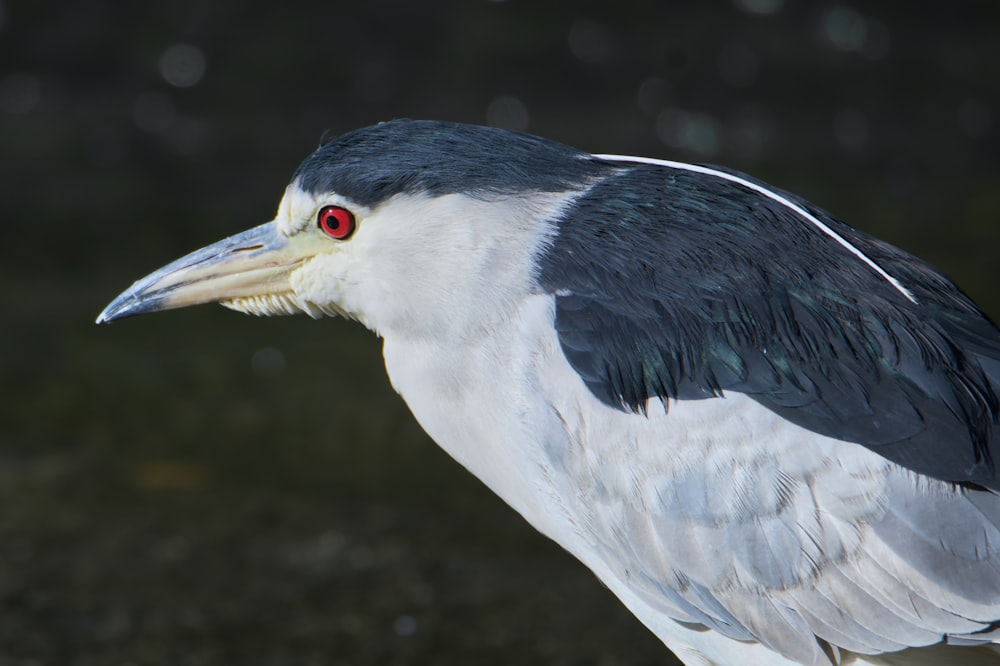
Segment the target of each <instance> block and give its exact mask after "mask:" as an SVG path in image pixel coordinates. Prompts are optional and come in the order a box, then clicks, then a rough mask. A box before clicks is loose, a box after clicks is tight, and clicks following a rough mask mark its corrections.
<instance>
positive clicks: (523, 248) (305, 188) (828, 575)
mask: <svg viewBox="0 0 1000 666" xmlns="http://www.w3.org/2000/svg"><path fill="white" fill-rule="evenodd" d="M208 302H217V303H221V304H222V305H223V306H225V307H228V308H231V309H233V310H237V311H240V312H244V313H248V314H254V315H286V314H295V313H304V314H307V315H310V316H311V317H313V318H320V317H323V316H341V317H346V318H349V319H353V320H356V321H357V322H360V323H361V324H362V325H364V326H365V327H367V328H368V329H370V330H371V331H373V332H374V333H375V334H376V335H378V336H379V337H380V338H381V339H382V345H383V357H384V361H385V368H386V371H387V373H388V376H389V378H390V381H391V383H392V386H393V388H394V389H395V390H396V391H397V392H398V393H399V394H400V395H401V396H402V398H403V399H404V401H405V402H406V404H407V406H408V407H409V409H410V411H411V412H412V414H413V416H414V417H415V418H416V420H417V421H418V422H419V424H420V426H421V427H422V428H423V429H424V430H425V431H426V433H427V434H428V435H429V436H430V437H431V438H432V439H433V440H434V441H435V442H436V443H437V444H438V445H439V446H440V447H441V448H443V449H444V450H445V451H446V452H447V453H448V454H450V455H451V456H452V457H453V458H455V459H456V460H457V461H458V462H459V463H461V464H462V465H463V466H464V467H466V468H467V469H468V470H469V471H470V472H471V473H472V474H474V475H475V476H477V477H478V478H479V479H480V480H481V481H482V482H484V483H485V484H486V486H488V487H489V488H490V489H491V490H492V491H493V492H495V493H496V494H497V495H499V496H500V497H501V498H502V499H503V500H504V501H505V502H506V503H507V504H509V505H510V506H511V507H512V508H513V509H514V510H516V511H517V512H519V513H520V514H521V515H522V516H523V517H524V518H525V519H526V520H527V522H528V523H530V524H531V525H532V526H534V527H535V528H536V529H537V530H539V531H540V532H541V533H543V534H544V535H546V536H547V537H549V538H550V539H552V540H554V541H555V542H556V543H558V544H560V545H561V546H562V547H563V548H564V549H566V550H567V551H569V553H571V554H572V555H573V556H575V557H576V558H577V559H578V560H580V561H581V562H582V563H583V564H584V565H585V566H586V567H588V568H589V569H590V570H591V571H592V572H593V573H594V574H595V575H596V576H597V578H598V579H600V581H601V582H602V583H603V584H604V585H605V586H607V587H608V588H609V589H610V590H611V591H612V592H613V593H614V594H615V595H616V596H617V597H618V598H619V600H620V601H621V602H622V603H623V604H624V605H625V606H626V607H627V608H628V609H629V610H630V611H631V612H632V614H634V615H635V616H636V617H637V618H638V620H639V621H641V622H642V623H643V624H644V625H645V626H646V627H648V628H649V629H650V630H651V631H652V632H653V633H654V634H655V635H656V636H657V637H658V638H659V639H660V640H661V641H662V642H663V643H664V644H665V646H666V647H667V648H669V649H670V650H671V651H673V652H674V654H675V655H676V656H677V657H678V658H679V659H680V660H681V661H682V662H684V663H685V664H687V665H689V666H696V665H697V666H707V665H719V666H722V665H731V664H739V665H763V664H767V665H768V666H774V665H777V666H785V665H791V664H799V665H801V664H805V665H809V666H831V665H833V664H918V663H926V664H932V663H933V664H942V663H959V664H975V663H997V660H998V659H1000V657H998V652H997V650H998V645H997V642H998V640H1000V478H998V476H997V461H996V458H997V455H998V452H1000V429H998V419H1000V398H998V395H1000V331H998V329H997V327H996V326H995V325H994V323H993V322H992V321H991V320H990V319H989V317H988V316H987V315H986V314H984V312H983V311H982V310H981V309H980V308H979V307H978V306H977V305H976V304H975V303H974V302H973V301H972V300H971V299H970V298H969V297H968V296H967V295H966V294H965V293H964V292H963V291H961V289H959V287H957V286H956V285H955V284H954V283H953V282H952V281H950V280H949V279H948V278H947V277H945V276H944V275H943V274H942V273H941V272H940V271H938V270H937V269H935V268H934V267H933V266H931V265H930V264H928V263H926V262H924V261H922V260H921V259H918V258H917V257H915V256H913V255H911V254H909V253H907V252H905V251H903V250H901V249H899V248H897V247H895V246H893V245H891V244H889V243H887V242H884V241H882V240H879V239H878V238H875V237H873V236H871V235H869V234H867V233H865V232H863V231H860V230H858V229H855V228H854V227H851V226H849V225H848V224H846V223H844V222H842V221H841V220H839V219H838V218H836V217H835V216H834V215H832V214H830V213H828V212H826V211H825V210H823V209H822V208H820V207H818V206H815V205H813V204H811V203H809V202H808V201H806V200H805V199H803V198H801V197H799V196H796V195H795V194H792V193H790V192H787V191H783V190H781V189H778V188H775V187H773V186H771V185H769V184H767V183H765V182H763V181H761V180H758V179H755V178H753V177H751V176H749V175H747V174H744V173H741V172H738V171H735V170H731V169H728V168H724V167H717V166H709V165H700V164H688V163H684V162H675V161H670V160H663V159H653V158H643V157H631V156H621V155H610V154H595V153H590V152H587V151H584V150H580V149H577V148H573V147H571V146H568V145H566V144H563V143H559V142H556V141H552V140H549V139H545V138H541V137H537V136H533V135H530V134H525V133H519V132H514V131H509V130H504V129H499V128H493V127H483V126H477V125H471V124H461V123H451V122H444V121H436V120H411V119H395V120H390V121H385V122H381V123H378V124H375V125H372V126H370V127H366V128H362V129H356V130H352V131H349V132H347V133H345V134H343V135H341V136H339V137H336V138H333V139H330V140H326V141H325V142H323V143H321V145H320V146H319V147H318V148H317V149H316V150H315V151H314V152H313V153H312V154H311V155H309V156H308V157H307V158H306V159H305V160H304V161H303V162H302V163H301V165H300V166H299V167H298V169H297V170H296V171H295V172H294V174H293V176H292V178H291V180H290V183H289V184H288V186H287V188H286V189H285V191H284V194H283V196H282V197H281V200H280V204H279V206H278V209H277V213H276V215H275V217H274V219H273V220H272V221H270V222H267V223H265V224H262V225H260V226H256V227H253V228H251V229H249V230H248V231H244V232H242V233H237V234H236V235H233V236H231V237H229V238H227V239H225V240H222V241H220V242H217V243H215V244H212V245H208V246H207V247H204V248H203V249H200V250H197V251H195V252H192V253H191V254H189V255H187V256H185V257H183V258H181V259H178V260H177V261H174V262H173V263H170V264H168V265H166V266H164V267H163V268H161V269H159V270H157V271H155V272H153V273H151V274H150V275H148V276H146V277H145V278H142V279H140V280H138V281H137V282H135V283H134V284H133V285H132V286H131V287H130V288H129V289H127V290H126V291H125V292H124V293H122V294H121V295H120V296H119V297H118V298H116V299H115V300H114V301H113V302H112V303H111V304H110V305H108V307H107V308H106V309H105V310H104V311H103V312H102V313H101V314H100V316H99V317H98V320H97V321H98V323H103V322H110V321H113V320H116V319H120V318H123V317H127V316H131V315H137V314H142V313H149V312H155V311H161V310H168V309H171V308H180V307H185V306H191V305H196V304H201V303H208ZM977 660H978V661H977Z"/></svg>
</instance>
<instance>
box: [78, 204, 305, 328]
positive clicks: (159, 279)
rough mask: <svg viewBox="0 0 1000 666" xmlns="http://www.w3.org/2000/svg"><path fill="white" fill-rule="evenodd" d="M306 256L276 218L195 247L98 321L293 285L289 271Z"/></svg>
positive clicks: (145, 280) (139, 284)
mask: <svg viewBox="0 0 1000 666" xmlns="http://www.w3.org/2000/svg"><path fill="white" fill-rule="evenodd" d="M305 258H306V256H304V253H303V252H301V251H300V249H299V250H297V249H295V248H293V247H290V244H289V241H288V239H287V238H286V237H284V236H283V235H282V234H280V233H279V232H278V229H277V225H276V224H275V223H274V222H268V223H267V224H262V225H260V226H259V227H254V228H253V229H250V230H248V231H244V232H243V233H241V234H237V235H235V236H230V237H229V238H226V239H225V240H221V241H219V242H218V243H215V244H213V245H209V246H208V247H204V248H202V249H200V250H196V251H195V252H192V253H191V254H189V255H187V256H186V257H182V258H180V259H178V260H177V261H175V262H173V263H171V264H168V265H166V266H164V267H163V268H161V269H160V270H158V271H156V272H155V273H151V274H149V275H147V276H146V277H144V278H142V279H141V280H139V281H137V282H136V283H135V284H133V285H132V286H131V287H129V288H128V289H127V290H126V291H125V292H124V293H123V294H121V295H120V296H119V297H118V298H116V299H115V300H114V301H112V302H111V304H110V305H108V307H106V308H105V309H104V312H102V313H101V314H100V315H98V317H97V323H98V324H101V323H104V322H110V321H114V320H115V319H121V318H123V317H131V316H132V315H137V314H144V313H146V312H156V311H159V310H170V309H173V308H182V307H185V306H188V305H198V304H200V303H211V302H216V301H223V302H225V301H231V300H234V299H239V298H246V297H252V296H263V295H267V294H282V293H286V292H289V291H291V287H290V285H289V275H290V274H291V273H292V271H293V270H295V269H296V268H297V267H298V266H299V265H301V263H302V261H303V260H304V259H305Z"/></svg>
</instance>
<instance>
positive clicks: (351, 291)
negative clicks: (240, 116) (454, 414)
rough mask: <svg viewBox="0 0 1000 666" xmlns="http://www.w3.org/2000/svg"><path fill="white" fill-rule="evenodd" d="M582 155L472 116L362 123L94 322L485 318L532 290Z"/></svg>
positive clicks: (398, 323) (379, 327)
mask: <svg viewBox="0 0 1000 666" xmlns="http://www.w3.org/2000/svg"><path fill="white" fill-rule="evenodd" d="M589 157H590V156H589V155H587V154H586V153H582V152H579V151H576V150H575V149H572V148H569V147H567V146H563V145H560V144H555V143H552V142H549V141H545V140H543V139H538V138H535V137H531V136H527V135H523V134H517V133H513V132H507V131H503V130H497V129H490V128H485V127H477V126H471V125H458V124H452V123H443V122H433V121H411V120H397V121H392V122H387V123H382V124H379V125H375V126H372V127H368V128H365V129H361V130H356V131H354V132H351V133H349V134H346V135H344V136H341V137H339V138H338V139H335V140H333V141H331V142H329V143H327V144H325V145H323V146H322V147H320V148H319V149H318V150H317V151H316V152H315V153H313V154H312V155H310V156H309V157H308V158H307V159H306V160H305V161H304V162H303V163H302V165H301V166H300V167H299V168H298V170H297V171H296V172H295V174H294V176H293V177H292V181H291V183H290V184H289V185H288V187H287V189H286V190H285V194H284V197H283V198H282V200H281V203H280V205H279V207H278V212H277V215H276V217H275V219H274V220H272V221H271V222H268V223H266V224H262V225H260V226H257V227H254V228H252V229H250V230H248V231H245V232H243V233H240V234H237V235H235V236H232V237H230V238H227V239H225V240H222V241H220V242H218V243H215V244H213V245H210V246H208V247H205V248H202V249H200V250H197V251H195V252H192V253H191V254H189V255H187V256H185V257H183V258H181V259H178V260H177V261H175V262H173V263H171V264H169V265H167V266H164V267H163V268H161V269H160V270H158V271H156V272H154V273H152V274H150V275H148V276H146V277H145V278H143V279H141V280H139V281H137V282H136V283H135V284H133V285H132V287H130V288H129V289H128V290H127V291H125V292H124V293H123V294H122V295H121V296H119V297H118V298H117V299H115V301H114V302H112V303H111V304H110V305H109V306H108V307H107V308H106V309H105V310H104V312H102V313H101V315H100V316H99V317H98V322H107V321H112V320H114V319H119V318H122V317H127V316H131V315H136V314H142V313H146V312H154V311H158V310H166V309H171V308H180V307H185V306H188V305H196V304H199V303H208V302H219V303H221V304H223V305H225V306H226V307H229V308H232V309H235V310H240V311H243V312H247V313H252V314H258V315H273V314H292V313H298V312H304V313H306V314H309V315H311V316H313V317H319V316H321V315H323V314H341V315H344V316H348V317H352V318H355V319H358V320H360V321H361V322H363V323H364V324H366V325H367V326H369V327H370V328H372V329H374V330H376V331H379V332H384V331H386V330H390V329H393V328H401V329H405V330H407V331H408V332H409V333H411V334H414V333H417V332H418V331H420V330H421V329H426V331H427V333H428V334H434V333H435V331H434V330H433V329H434V328H435V327H440V326H443V325H447V326H449V327H450V328H452V329H455V328H456V327H458V328H460V327H461V326H462V325H463V323H465V324H467V325H469V326H476V325H482V322H481V321H479V322H478V324H477V321H476V320H477V319H481V318H482V316H486V315H487V314H488V313H489V312H494V311H496V310H497V308H498V307H499V308H500V309H502V304H503V303H504V302H505V301H512V300H514V299H516V298H517V297H518V296H519V295H522V294H524V293H525V292H528V291H530V290H531V288H532V285H531V281H532V275H533V270H532V261H533V257H534V255H535V254H536V253H537V252H538V251H539V249H540V248H542V247H544V245H545V243H546V239H547V236H548V235H549V234H550V233H551V229H550V226H551V225H549V224H547V222H546V221H547V220H551V219H552V218H553V217H554V216H555V215H556V214H557V212H558V211H559V209H560V208H561V207H563V206H564V205H566V203H567V202H568V201H570V200H571V199H572V198H573V196H574V194H575V193H577V192H579V191H580V190H581V189H582V188H583V187H584V186H585V184H586V183H587V182H588V180H592V178H593V175H594V173H596V169H597V168H598V165H597V163H596V162H594V161H593V160H590V159H588V158H589ZM497 314H501V313H497ZM463 319H464V320H465V321H464V322H463Z"/></svg>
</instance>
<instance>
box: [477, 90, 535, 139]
mask: <svg viewBox="0 0 1000 666" xmlns="http://www.w3.org/2000/svg"><path fill="white" fill-rule="evenodd" d="M528 120H529V115H528V107H526V106H525V105H524V102H522V101H521V100H519V99H518V98H516V97H514V96H512V95H500V96H498V97H496V98H494V99H493V101H492V102H490V105H489V106H488V107H487V108H486V124H487V125H489V126H490V127H501V128H503V129H509V130H515V131H518V132H523V131H524V130H526V129H528Z"/></svg>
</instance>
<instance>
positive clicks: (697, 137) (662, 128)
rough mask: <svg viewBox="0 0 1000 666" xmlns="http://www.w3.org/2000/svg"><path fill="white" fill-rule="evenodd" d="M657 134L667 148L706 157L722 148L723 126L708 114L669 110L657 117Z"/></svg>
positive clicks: (675, 109)
mask: <svg viewBox="0 0 1000 666" xmlns="http://www.w3.org/2000/svg"><path fill="white" fill-rule="evenodd" d="M656 134H657V136H658V137H660V141H662V142H663V143H664V144H666V145H667V146H670V147H671V148H683V149H685V150H690V151H691V152H694V153H698V154H699V155H703V156H705V157H711V156H713V155H717V154H718V153H719V151H720V150H721V148H722V125H721V124H720V123H719V121H718V120H716V119H715V118H713V117H712V116H710V115H708V114H706V113H698V112H691V111H685V110H683V109H678V108H673V107H671V108H668V109H664V110H663V111H661V112H660V114H659V115H658V116H657V117H656Z"/></svg>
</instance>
